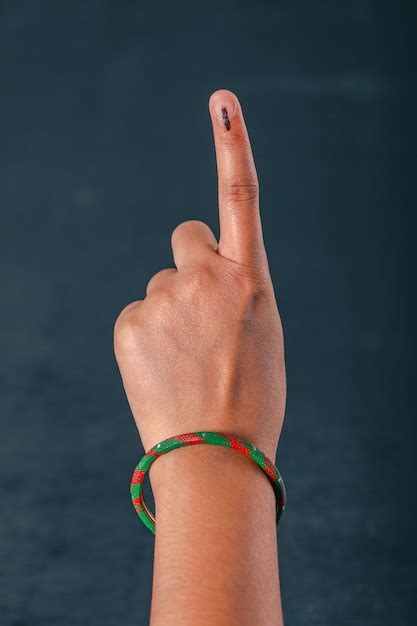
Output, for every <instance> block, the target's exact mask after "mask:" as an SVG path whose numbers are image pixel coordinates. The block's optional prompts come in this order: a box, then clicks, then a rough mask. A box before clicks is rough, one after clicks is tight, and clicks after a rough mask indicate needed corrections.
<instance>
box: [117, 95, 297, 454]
mask: <svg viewBox="0 0 417 626" xmlns="http://www.w3.org/2000/svg"><path fill="white" fill-rule="evenodd" d="M209 109H210V115H211V119H212V124H213V132H214V140H215V146H216V156H217V170H218V190H219V214H220V231H221V236H220V242H219V243H217V241H216V239H215V237H214V235H213V233H212V231H211V230H210V228H209V227H208V226H207V225H206V224H204V223H202V222H198V221H189V222H184V223H183V224H180V225H179V226H178V227H177V228H176V229H175V230H174V232H173V233H172V242H171V243H172V250H173V257H174V262H175V266H176V268H169V269H164V270H162V271H160V272H158V273H157V274H156V275H155V276H153V277H152V278H151V280H150V281H149V283H148V286H147V289H146V297H145V299H143V300H138V301H136V302H133V303H132V304H130V305H128V306H127V307H126V308H125V309H124V310H123V311H122V313H121V314H120V316H119V318H118V319H117V322H116V326H115V353H116V357H117V361H118V364H119V367H120V371H121V375H122V378H123V383H124V387H125V390H126V394H127V397H128V400H129V403H130V406H131V409H132V412H133V415H134V417H135V420H136V424H137V427H138V429H139V433H140V436H141V439H142V442H143V445H144V448H145V449H148V448H150V447H151V446H152V445H154V444H155V443H157V442H158V441H160V440H162V439H165V438H167V437H170V436H173V435H176V434H179V433H182V432H187V431H195V430H217V431H220V432H221V431H223V432H227V433H234V434H236V435H240V436H242V437H243V438H245V439H247V440H249V441H250V442H252V443H253V444H254V445H256V446H258V447H260V448H261V449H262V450H263V451H264V452H265V453H266V454H268V455H269V456H270V457H274V455H275V453H276V448H277V443H278V439H279V434H280V431H281V426H282V420H283V415H284V407H285V368H284V353H283V336H282V329H281V323H280V319H279V315H278V310H277V306H276V302H275V296H274V291H273V287H272V283H271V278H270V274H269V269H268V262H267V257H266V253H265V248H264V243H263V236H262V227H261V219H260V214H259V192H258V180H257V174H256V169H255V165H254V161H253V156H252V151H251V147H250V142H249V138H248V133H247V130H246V126H245V122H244V119H243V115H242V110H241V106H240V104H239V101H238V99H237V98H236V96H235V95H234V94H232V93H231V92H229V91H226V90H221V91H217V92H215V93H214V94H213V95H212V97H211V98H210V103H209Z"/></svg>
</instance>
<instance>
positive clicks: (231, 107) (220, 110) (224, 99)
mask: <svg viewBox="0 0 417 626" xmlns="http://www.w3.org/2000/svg"><path fill="white" fill-rule="evenodd" d="M214 112H215V114H216V117H217V118H218V119H219V120H221V121H222V122H223V124H224V126H225V128H226V130H230V129H231V127H232V124H231V121H230V120H231V119H232V118H233V116H234V114H235V113H236V100H235V99H234V98H233V97H232V96H231V95H229V94H228V93H225V94H219V95H218V96H216V98H215V101H214Z"/></svg>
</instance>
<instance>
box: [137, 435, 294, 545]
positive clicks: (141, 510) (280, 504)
mask: <svg viewBox="0 0 417 626" xmlns="http://www.w3.org/2000/svg"><path fill="white" fill-rule="evenodd" d="M199 443H207V444H210V445H215V446H223V447H225V448H232V449H233V450H236V451H237V452H239V453H240V454H242V455H243V456H245V457H247V458H248V459H251V460H252V461H253V462H254V463H256V464H257V465H258V466H259V467H260V468H261V470H263V471H264V472H265V474H266V475H267V476H268V478H269V480H270V481H271V484H272V486H273V488H274V491H275V496H276V502H277V516H276V520H277V524H278V522H279V519H280V517H281V515H282V512H283V511H284V508H285V503H286V492H285V485H284V481H283V480H282V478H281V474H280V473H279V471H278V468H277V467H276V466H275V465H274V463H272V461H271V460H270V459H268V457H266V456H265V455H264V454H263V452H261V451H260V450H258V448H255V447H254V446H252V445H251V444H250V443H248V442H247V441H244V440H243V439H240V438H239V437H235V436H233V435H220V434H219V433H211V432H198V433H185V434H184V435H177V436H176V437H170V438H169V439H165V440H164V441H161V442H160V443H158V444H157V445H156V446H154V447H153V448H151V449H150V450H148V452H146V454H144V456H143V457H142V458H141V460H140V461H139V463H138V465H137V466H136V468H135V470H134V472H133V476H132V482H131V484H130V493H131V496H132V502H133V506H134V507H135V509H136V512H137V514H138V515H139V517H140V519H141V520H142V522H143V523H144V524H145V526H146V527H147V528H149V530H150V531H152V532H153V533H154V534H155V518H154V516H153V515H152V513H151V512H150V511H149V509H148V507H147V506H146V503H145V500H144V496H143V481H144V480H145V476H146V474H147V473H148V471H149V468H150V466H151V465H152V463H153V462H154V461H155V460H156V459H157V458H158V457H159V456H161V455H162V454H166V453H167V452H170V451H171V450H175V448H182V447H183V446H190V445H194V444H199Z"/></svg>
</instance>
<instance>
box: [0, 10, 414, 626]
mask: <svg viewBox="0 0 417 626" xmlns="http://www.w3.org/2000/svg"><path fill="white" fill-rule="evenodd" d="M415 27H416V10H415V3H413V2H409V3H408V2H382V1H377V0H374V1H370V0H368V1H366V0H363V1H359V0H354V1H352V2H334V1H331V0H322V1H318V2H308V1H304V2H302V1H292V2H284V1H281V2H272V1H266V0H264V1H263V2H260V1H256V0H246V1H243V2H238V1H237V0H236V1H229V2H226V1H222V2H218V1H217V0H211V1H210V2H196V1H194V2H192V1H191V0H189V1H181V0H179V1H178V2H152V3H149V2H146V3H145V2H132V1H131V2H128V1H124V2H122V1H119V2H110V1H98V0H96V1H93V0H88V1H85V2H56V1H49V2H48V1H34V0H31V1H29V0H27V1H17V0H13V1H11V0H9V1H6V2H1V3H0V53H1V57H0V58H1V67H0V89H1V93H0V145H1V154H0V211H1V240H0V246H1V247H0V254H1V266H0V272H1V274H0V281H1V282H0V285H1V308H0V338H1V344H2V359H1V361H0V367H1V369H0V385H1V387H0V398H1V431H0V437H1V473H0V489H1V491H0V497H1V527H0V590H1V594H0V614H1V620H0V623H1V624H2V625H4V626H38V625H39V626H49V625H59V626H73V625H74V626H75V625H77V626H81V625H82V626H90V625H97V624H100V625H101V626H113V625H117V626H120V625H121V624H123V625H126V626H128V625H132V626H133V625H138V624H140V625H142V624H143V625H144V624H146V623H147V615H148V609H149V601H150V588H151V574H152V549H153V538H152V536H151V535H150V533H148V532H147V531H145V529H144V528H143V527H142V526H141V525H140V523H139V521H138V519H137V517H136V515H135V513H134V511H133V509H132V506H131V503H130V499H129V482H130V475H131V471H132V469H133V467H134V465H135V464H136V461H137V459H138V458H139V456H140V454H141V449H140V445H139V442H138V438H137V435H136V429H135V427H134V424H133V420H132V418H131V415H130V412H129V409H128V407H127V403H126V400H125V397H124V394H123V390H122V387H121V384H120V380H119V375H118V371H117V368H116V364H115V362H114V359H113V353H112V330H113V322H114V319H115V317H116V315H117V314H118V312H119V310H120V309H121V308H122V307H123V306H124V305H125V304H127V303H128V302H129V301H131V300H133V299H137V298H138V297H142V296H143V292H144V287H145V285H146V282H147V280H148V279H149V278H150V276H151V275H152V274H153V273H154V272H155V271H157V270H159V269H161V268H163V267H166V266H169V265H171V263H172V261H171V256H170V248H169V236H170V232H171V231H172V229H173V228H174V227H175V225H176V224H177V223H179V222H180V221H183V220H185V219H190V218H197V219H202V220H206V221H207V222H208V223H209V224H210V225H212V227H213V228H215V229H216V230H217V214H216V211H217V207H216V178H215V163H214V154H213V146H212V136H211V128H210V123H209V118H208V113H207V100H208V97H209V95H210V93H211V92H212V91H213V90H215V89H217V88H220V87H227V88H230V89H233V90H235V91H236V92H237V93H238V95H239V97H240V99H241V101H242V104H243V107H244V110H245V112H246V118H247V123H248V126H249V130H250V133H251V137H252V142H253V148H254V152H255V157H256V161H257V167H258V172H259V177H260V182H261V192H262V211H263V222H264V227H265V232H266V242H267V246H268V252H269V256H270V262H271V269H272V273H273V278H274V283H275V286H276V290H277V294H278V298H279V305H280V309H281V312H282V317H283V321H284V325H285V331H286V343H287V365H288V382H289V397H288V410H287V419H286V424H285V429H284V433H283V437H282V441H281V445H280V450H279V455H278V463H279V466H280V469H281V471H282V473H283V475H284V477H285V480H286V483H287V487H288V493H289V503H288V510H287V513H286V515H285V518H284V519H283V521H282V526H281V527H280V533H279V534H280V560H281V576H282V593H283V602H284V608H285V613H286V623H287V624H288V625H293V626H304V625H306V624H308V625H314V626H316V625H317V626H334V625H335V624H337V625H345V624H346V625H348V624H349V625H352V624H355V625H356V624H358V625H359V624H361V625H362V624H366V625H367V626H379V625H380V624H395V625H396V626H403V625H410V626H411V625H413V624H415V623H416V620H417V617H416V611H415V594H416V585H415V571H416V566H417V559H416V540H415V530H414V518H415V514H416V505H415V491H416V489H415V472H414V470H413V457H414V454H415V439H416V428H415V422H414V411H415V404H416V403H415V393H414V389H415V382H414V381H415V367H414V360H415V359H414V351H413V350H412V347H411V346H412V343H411V337H412V335H413V331H414V328H413V327H414V325H415V278H414V280H413V277H414V274H413V268H414V264H415V232H414V229H415V223H416V219H415V211H416V203H415V201H416V188H415V166H416V143H415V111H416V105H417V96H416V88H415V71H414V70H415V63H414V53H415V49H414V48H415ZM161 383H163V381H161ZM248 593H250V590H249V589H248Z"/></svg>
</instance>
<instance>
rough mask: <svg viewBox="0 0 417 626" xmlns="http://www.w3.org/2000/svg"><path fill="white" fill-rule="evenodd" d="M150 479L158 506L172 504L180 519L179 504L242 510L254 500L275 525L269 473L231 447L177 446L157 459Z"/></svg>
mask: <svg viewBox="0 0 417 626" xmlns="http://www.w3.org/2000/svg"><path fill="white" fill-rule="evenodd" d="M149 479H150V482H151V485H152V491H153V495H154V500H155V506H156V509H157V510H158V511H160V510H161V509H167V508H169V509H172V514H173V516H174V517H176V518H177V519H179V518H180V517H181V515H182V513H181V512H180V509H181V511H184V510H187V509H191V508H193V509H195V508H196V507H197V508H199V510H200V511H201V515H206V514H207V512H208V511H209V510H211V511H214V510H218V507H219V506H221V507H226V508H227V509H230V514H231V515H233V512H236V513H238V512H239V511H240V512H239V513H238V514H239V515H241V514H242V511H244V510H245V509H246V510H247V507H248V504H249V505H250V507H251V508H252V509H256V508H259V509H261V510H262V511H263V513H264V514H266V518H265V519H268V520H269V521H270V522H271V524H273V525H275V494H274V490H273V488H272V485H271V484H270V482H269V480H268V477H267V476H266V475H265V474H264V472H263V471H262V470H261V469H260V468H259V467H258V466H257V465H256V464H255V463H254V462H253V461H252V460H250V459H248V458H245V457H243V456H241V455H240V454H238V453H237V452H236V451H234V450H231V449H230V448H222V447H219V446H213V445H192V446H185V447H183V448H178V449H176V450H172V451H171V452H169V453H167V454H164V455H162V456H161V457H159V458H158V459H157V460H156V461H155V463H153V464H152V466H151V468H150V470H149ZM174 509H175V510H174ZM195 515H196V511H195V510H193V516H194V517H195ZM157 517H158V513H157ZM164 517H165V516H164ZM159 519H162V518H161V517H160V516H159Z"/></svg>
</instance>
